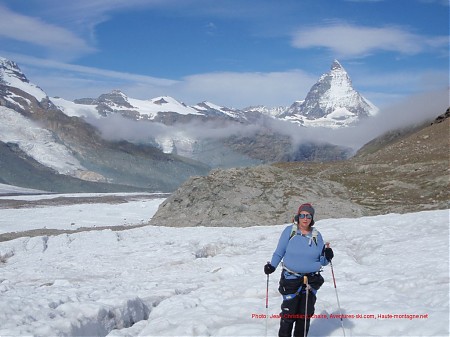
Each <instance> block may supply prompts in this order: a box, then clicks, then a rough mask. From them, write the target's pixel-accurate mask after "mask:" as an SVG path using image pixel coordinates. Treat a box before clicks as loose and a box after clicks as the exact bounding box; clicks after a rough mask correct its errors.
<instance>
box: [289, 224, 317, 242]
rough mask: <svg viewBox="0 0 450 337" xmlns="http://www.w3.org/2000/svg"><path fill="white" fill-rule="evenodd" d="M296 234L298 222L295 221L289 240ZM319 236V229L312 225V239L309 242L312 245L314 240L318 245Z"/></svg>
mask: <svg viewBox="0 0 450 337" xmlns="http://www.w3.org/2000/svg"><path fill="white" fill-rule="evenodd" d="M295 235H297V224H296V223H295V222H294V223H293V224H292V229H291V235H289V240H291V239H292V238H293V237H294V236H295ZM318 236H319V231H318V230H317V229H315V228H314V227H312V233H311V239H310V242H309V245H310V246H311V243H312V241H314V243H315V244H316V246H317V237H318ZM311 240H312V241H311Z"/></svg>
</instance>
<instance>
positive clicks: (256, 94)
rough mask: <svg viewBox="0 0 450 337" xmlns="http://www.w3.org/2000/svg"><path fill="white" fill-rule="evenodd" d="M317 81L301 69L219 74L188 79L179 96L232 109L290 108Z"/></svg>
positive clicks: (180, 86) (178, 85) (194, 76)
mask: <svg viewBox="0 0 450 337" xmlns="http://www.w3.org/2000/svg"><path fill="white" fill-rule="evenodd" d="M316 80H317V76H312V75H310V74H307V73H306V72H303V71H301V70H291V71H285V72H270V73H260V72H253V73H250V72H246V73H234V72H219V73H207V74H199V75H192V76H188V77H185V78H184V79H183V81H181V82H180V83H179V84H177V88H176V89H177V90H178V91H179V94H180V95H183V96H186V97H197V100H198V101H204V100H209V101H211V102H214V103H216V104H219V105H220V104H222V105H228V106H229V107H235V108H244V107H245V106H248V105H259V104H263V105H267V106H279V105H290V104H292V103H293V102H294V101H295V100H300V99H303V98H304V97H305V96H306V94H307V92H308V91H309V89H310V88H311V86H312V85H313V84H314V82H315V81H316Z"/></svg>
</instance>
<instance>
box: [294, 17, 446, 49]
mask: <svg viewBox="0 0 450 337" xmlns="http://www.w3.org/2000/svg"><path fill="white" fill-rule="evenodd" d="M444 42H445V43H447V42H448V39H445V38H443V37H425V36H420V35H415V34H412V33H410V32H408V31H406V30H405V29H402V28H399V27H381V28H379V27H365V26H357V25H350V24H345V23H333V24H329V25H326V26H313V27H308V28H304V29H300V30H298V31H296V32H295V33H294V34H293V38H292V45H293V46H294V47H296V48H301V49H305V48H313V47H324V48H329V49H331V50H332V51H333V53H335V54H337V55H338V57H359V56H364V55H367V54H370V53H373V52H375V51H380V50H385V51H393V52H398V53H402V54H417V53H420V52H424V51H426V50H427V49H428V48H430V47H443V46H444Z"/></svg>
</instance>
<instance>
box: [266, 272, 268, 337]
mask: <svg viewBox="0 0 450 337" xmlns="http://www.w3.org/2000/svg"><path fill="white" fill-rule="evenodd" d="M268 323H269V274H267V286H266V337H267V325H268Z"/></svg>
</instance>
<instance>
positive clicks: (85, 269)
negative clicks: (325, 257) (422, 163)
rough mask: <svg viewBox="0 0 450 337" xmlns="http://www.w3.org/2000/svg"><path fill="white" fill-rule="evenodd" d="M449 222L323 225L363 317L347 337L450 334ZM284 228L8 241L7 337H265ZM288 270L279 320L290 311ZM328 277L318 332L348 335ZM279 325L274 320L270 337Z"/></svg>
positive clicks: (424, 215) (417, 217)
mask: <svg viewBox="0 0 450 337" xmlns="http://www.w3.org/2000/svg"><path fill="white" fill-rule="evenodd" d="M98 207H101V206H98ZM44 209H45V208H44ZM3 211H4V210H0V215H1V214H2V212H3ZM147 211H148V210H147ZM99 212H100V210H99ZM100 213H101V212H100ZM448 220H449V211H448V210H443V211H428V212H419V213H411V214H404V215H399V214H389V215H383V216H375V217H364V218H359V219H328V220H321V221H318V222H317V223H316V227H317V228H318V230H319V231H320V232H321V233H322V235H323V236H324V238H325V240H326V241H330V242H331V245H332V247H333V249H334V251H335V259H333V267H334V272H335V276H336V283H337V289H338V295H339V299H340V303H341V307H342V313H343V314H346V315H353V316H354V317H351V318H345V319H344V320H343V322H344V326H345V330H346V336H448V332H449V330H448V329H449V324H448V323H449V320H448V317H449V316H448V314H449V300H448V299H449V269H448V262H449V254H448V252H449V250H448V232H449V229H448V223H449V221H448ZM17 222H20V221H19V219H17ZM283 228H284V225H275V226H261V227H252V228H203V227H197V228H172V227H171V228H168V227H153V226H148V227H141V228H136V229H130V230H126V231H121V232H112V231H110V230H103V231H94V232H83V233H77V234H64V235H58V236H49V237H47V236H40V237H34V238H20V239H16V240H13V241H7V242H2V243H0V261H3V262H0V296H1V298H2V306H0V322H3V323H2V325H1V326H0V335H1V336H10V335H13V336H19V335H20V336H22V335H35V336H82V335H84V336H86V335H90V336H93V335H95V336H138V335H140V336H264V335H265V323H266V319H265V318H261V317H264V315H265V312H266V309H265V295H266V275H264V273H263V265H264V264H265V263H266V261H267V260H270V257H271V255H272V253H273V251H274V250H275V247H276V244H277V241H278V238H279V235H280V234H281V231H282V229H283ZM279 272H280V268H278V269H277V271H276V272H275V273H274V274H272V275H270V281H269V316H271V315H277V314H279V312H280V304H281V296H280V295H279V293H278V291H277V288H278V279H279ZM323 276H324V278H325V280H326V282H325V284H324V285H323V286H322V288H321V289H320V290H319V292H318V300H317V303H316V314H317V315H322V316H323V317H325V318H315V319H313V320H312V324H311V329H310V334H309V335H310V336H342V328H341V325H340V320H339V319H336V318H331V317H330V315H331V314H339V310H338V307H337V301H336V293H335V289H334V287H333V281H332V276H331V270H330V267H329V266H328V267H325V270H324V272H323ZM379 314H384V315H404V314H408V315H423V317H426V318H413V319H408V318H401V317H402V316H396V317H397V318H389V319H382V318H381V317H379V316H378V315H379ZM357 315H361V316H364V317H361V318H357ZM370 316H373V317H370ZM278 324H279V319H276V318H268V329H269V331H268V335H269V336H275V335H277V331H278Z"/></svg>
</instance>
